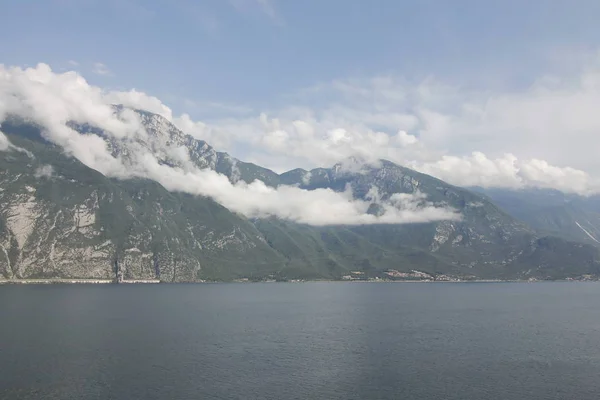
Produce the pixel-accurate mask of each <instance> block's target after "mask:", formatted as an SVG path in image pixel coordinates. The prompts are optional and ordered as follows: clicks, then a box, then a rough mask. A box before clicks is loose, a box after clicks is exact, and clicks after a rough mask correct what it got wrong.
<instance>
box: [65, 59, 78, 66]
mask: <svg viewBox="0 0 600 400" xmlns="http://www.w3.org/2000/svg"><path fill="white" fill-rule="evenodd" d="M67 64H69V65H70V66H71V67H78V66H79V63H78V62H77V61H75V60H69V61H67Z"/></svg>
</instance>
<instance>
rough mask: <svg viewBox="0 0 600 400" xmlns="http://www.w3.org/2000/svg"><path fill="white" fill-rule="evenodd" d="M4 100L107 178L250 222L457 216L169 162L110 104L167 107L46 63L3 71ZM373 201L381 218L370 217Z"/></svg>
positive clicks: (402, 198)
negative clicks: (120, 148) (202, 200)
mask: <svg viewBox="0 0 600 400" xmlns="http://www.w3.org/2000/svg"><path fill="white" fill-rule="evenodd" d="M0 99H2V101H1V102H0V120H3V119H5V118H6V117H9V116H19V117H21V118H24V119H27V120H29V121H31V122H34V123H35V124H38V125H39V126H41V127H43V136H44V137H45V138H46V139H47V140H49V141H50V142H53V143H55V144H57V145H59V146H61V147H62V148H64V150H65V151H66V152H67V153H68V154H70V155H72V156H74V157H76V158H77V159H79V160H80V161H81V162H82V163H84V164H85V165H87V166H89V167H91V168H93V169H96V170H98V171H99V172H101V173H102V174H104V175H106V176H110V177H117V178H132V177H142V178H149V179H153V180H156V181H157V182H159V183H160V184H162V185H163V186H164V187H166V188H167V189H169V190H172V191H182V192H187V193H191V194H195V195H202V196H208V197H211V198H213V199H215V200H216V201H217V202H219V203H221V204H222V205H224V206H225V207H227V208H229V209H231V210H233V211H236V212H239V213H242V214H244V215H246V216H248V217H265V216H276V217H280V218H284V219H288V220H291V221H295V222H300V223H306V224H310V225H338V224H401V223H414V222H429V221H437V220H453V219H457V218H459V216H458V215H457V214H456V213H455V212H454V211H453V210H451V209H448V208H447V207H445V206H443V205H434V204H432V203H428V202H427V201H426V200H425V199H424V198H423V197H422V195H420V194H419V193H415V194H412V195H395V196H392V197H391V198H390V199H387V200H386V201H382V200H380V199H365V200H361V199H354V198H353V197H352V194H351V192H350V191H349V190H347V191H345V192H343V193H339V192H335V191H333V190H330V189H318V190H312V191H308V190H302V189H299V188H297V187H289V186H280V187H278V188H272V187H267V186H266V185H265V184H264V183H263V182H261V181H255V182H252V183H249V184H248V183H245V182H237V183H232V182H230V180H229V179H228V178H227V177H226V176H224V175H221V174H218V173H217V172H215V171H213V170H210V169H200V168H198V167H197V166H195V165H194V164H193V163H192V162H190V160H189V154H188V153H187V152H186V151H185V149H177V148H170V147H165V148H163V149H160V150H161V152H163V153H168V154H169V156H170V157H171V158H173V159H175V160H176V161H177V164H178V165H177V166H173V165H166V164H165V163H162V162H160V160H158V159H157V157H156V156H155V154H154V153H153V152H151V151H149V149H148V148H146V147H144V146H142V145H140V144H139V143H140V142H144V140H146V139H147V136H148V132H146V130H145V129H144V127H143V126H142V124H141V122H140V119H139V117H138V114H137V113H136V112H134V111H132V110H131V109H122V110H120V111H119V112H115V108H114V107H113V105H112V103H115V102H117V103H121V104H124V105H126V106H132V107H133V106H135V107H136V108H145V109H149V110H150V111H158V112H160V113H161V114H162V115H163V116H165V117H166V118H170V119H172V114H171V112H170V109H168V107H165V106H163V105H162V103H160V101H158V99H155V98H152V97H149V96H146V95H144V94H142V93H140V92H136V91H130V92H105V91H102V90H101V89H100V88H97V87H94V86H91V85H89V84H88V83H87V82H86V81H85V79H83V78H82V77H81V76H80V75H78V74H76V73H74V72H68V73H64V74H56V73H54V72H53V71H52V70H51V69H50V67H49V66H47V65H44V64H40V65H38V66H37V67H36V68H28V69H21V68H5V67H1V68H0ZM72 123H75V124H88V125H89V126H93V127H96V128H99V129H101V130H102V131H103V132H104V133H105V134H106V135H108V139H110V140H116V141H120V142H124V143H125V142H126V143H127V149H128V151H129V153H128V154H125V155H119V156H114V155H113V154H111V152H110V151H109V149H108V148H107V141H106V140H105V138H103V137H101V136H99V135H96V134H91V133H88V134H82V133H80V132H78V131H77V130H75V129H73V127H72V125H71V124H72ZM333 135H334V136H335V135H336V134H335V133H334V134H333ZM333 140H334V141H335V140H343V138H342V137H334V138H333ZM0 144H1V145H2V146H3V148H5V149H7V148H8V146H9V144H8V141H7V140H6V138H5V137H4V135H3V136H2V137H0ZM374 201H376V202H378V204H379V205H380V207H381V208H382V210H383V211H384V212H383V213H378V214H377V215H373V214H369V213H368V209H369V207H370V205H371V204H372V203H373V202H374Z"/></svg>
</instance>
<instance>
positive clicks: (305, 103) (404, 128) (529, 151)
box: [178, 57, 600, 194]
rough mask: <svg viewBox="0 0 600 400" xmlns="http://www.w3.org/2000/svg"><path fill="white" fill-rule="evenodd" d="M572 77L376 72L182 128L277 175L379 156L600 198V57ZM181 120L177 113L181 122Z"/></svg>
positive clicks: (466, 177)
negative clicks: (473, 82)
mask: <svg viewBox="0 0 600 400" xmlns="http://www.w3.org/2000/svg"><path fill="white" fill-rule="evenodd" d="M591 60H592V61H588V62H587V64H585V65H582V67H581V69H580V70H579V72H578V73H576V74H571V75H564V76H550V75H546V76H541V77H540V78H539V79H537V80H536V81H534V82H532V83H531V84H530V85H529V86H526V87H523V88H521V89H518V90H514V89H513V90H510V91H505V92H501V91H496V92H490V91H485V90H475V89H471V88H464V87H460V86H453V85H445V84H443V83H440V82H438V81H436V80H435V79H425V80H423V81H419V82H410V81H407V80H405V79H402V78H398V77H391V76H383V77H376V78H372V79H347V80H338V81H333V82H327V83H323V84H320V85H316V86H314V87H311V88H307V89H305V90H303V91H301V92H300V93H298V94H296V95H295V96H290V97H291V100H290V99H289V98H288V99H287V104H294V105H293V106H286V107H279V108H275V109H273V110H269V111H268V112H265V113H262V114H260V115H257V116H254V117H251V118H244V119H240V118H237V119H233V118H232V119H218V120H214V121H202V122H193V121H192V120H191V118H189V117H186V118H185V121H182V122H183V123H180V122H178V123H179V125H181V126H185V128H184V129H185V130H186V131H189V132H190V133H192V134H195V135H197V136H199V137H202V138H205V139H207V140H208V141H210V142H211V143H215V145H216V146H217V147H219V148H220V149H222V150H226V151H230V152H233V153H235V154H238V155H240V154H243V157H244V158H246V159H249V160H250V161H253V162H257V163H260V164H261V165H265V166H267V167H270V168H273V169H275V170H277V171H280V172H282V171H285V170H287V169H292V168H295V167H303V168H305V169H309V168H312V167H315V166H324V165H325V166H327V165H331V164H333V163H335V162H337V161H339V160H340V159H344V158H346V157H350V156H360V157H362V158H365V159H379V158H384V159H388V160H391V161H394V162H397V163H399V164H403V165H407V166H410V167H412V168H415V169H417V170H419V171H421V172H424V173H428V174H432V175H434V176H436V177H438V178H441V179H444V180H446V181H448V182H450V183H453V184H456V185H461V186H471V185H480V186H486V187H504V188H513V189H519V188H524V187H542V188H555V189H558V190H561V191H565V192H572V193H578V194H590V193H598V192H600V180H599V179H598V178H597V177H598V176H600V158H598V157H597V155H596V153H597V148H598V147H600V135H599V133H600V118H599V117H598V115H597V110H596V108H597V105H598V104H600V58H599V57H591ZM184 117H185V116H184Z"/></svg>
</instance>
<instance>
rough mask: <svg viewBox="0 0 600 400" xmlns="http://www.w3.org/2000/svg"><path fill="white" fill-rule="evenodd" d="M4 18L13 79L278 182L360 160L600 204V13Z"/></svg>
mask: <svg viewBox="0 0 600 400" xmlns="http://www.w3.org/2000/svg"><path fill="white" fill-rule="evenodd" d="M0 12H1V14H2V16H3V18H2V20H3V23H2V24H1V25H0V35H2V37H4V38H6V39H7V40H2V41H0V55H2V56H1V58H0V62H1V63H2V64H3V65H4V66H5V68H11V67H18V68H20V69H22V70H25V69H26V68H38V67H36V66H37V65H38V64H39V63H43V64H45V65H48V66H49V68H50V69H51V71H52V74H55V75H57V76H61V74H65V73H66V72H68V71H75V72H77V74H79V76H81V77H83V78H84V79H85V81H86V84H88V85H90V87H93V88H98V90H100V91H103V92H105V93H111V94H112V95H110V96H108V95H107V96H105V97H104V98H106V99H111V100H112V101H116V100H119V101H121V102H123V103H127V104H128V105H132V106H139V107H141V108H148V109H150V111H155V112H160V113H161V114H163V115H165V116H167V117H168V118H169V119H171V120H172V121H173V122H174V123H175V124H176V125H177V126H178V127H180V128H181V129H182V130H184V131H185V132H186V133H190V134H192V135H194V136H195V137H198V138H201V139H205V140H207V141H208V142H209V143H210V144H211V145H213V146H215V147H216V148H217V149H218V150H223V151H228V152H230V153H231V154H232V155H233V156H235V157H238V158H240V159H242V160H244V161H251V162H255V163H257V164H260V165H263V166H266V167H269V168H272V169H274V170H276V171H277V172H283V171H285V170H289V169H292V168H295V167H302V168H306V169H310V168H314V167H318V166H331V165H332V164H334V163H335V162H338V161H340V160H343V159H344V158H346V157H350V156H360V157H361V158H363V159H366V160H376V159H379V158H386V159H389V160H392V161H394V162H397V163H400V164H403V165H406V166H408V167H411V168H415V169H417V170H419V171H422V172H425V173H428V174H431V175H434V176H437V177H439V178H441V179H444V180H447V181H448V182H450V183H454V184H457V185H464V186H474V185H478V186H485V187H506V188H522V187H529V186H534V187H548V188H555V189H559V190H563V191H565V192H574V193H580V194H590V193H598V192H600V157H597V152H598V149H599V147H600V134H599V133H600V116H599V115H598V114H599V113H598V111H597V108H598V105H600V25H598V23H597V20H598V16H600V2H598V1H595V0H589V1H588V0H571V1H563V0H553V1H550V0H545V1H544V0H530V1H516V0H507V1H502V2H499V1H481V0H479V1H477V0H468V1H467V0H456V1H452V2H450V1H445V0H422V1H416V0H415V1H401V0H378V1H375V2H374V1H365V0H327V1H322V0H319V1H316V0H304V1H292V0H218V1H217V0H205V1H201V0H197V1H191V0H168V1H167V0H145V1H141V0H103V1H100V0H45V1H42V0H25V1H19V2H15V1H8V0H0ZM30 75H31V74H30ZM59 81H61V82H63V84H65V82H67V81H68V79H63V80H60V79H59ZM20 87H21V86H20ZM86 90H87V89H86ZM86 93H87V92H86ZM63 98H64V96H63ZM115 99H116V100H115ZM5 147H6V146H5Z"/></svg>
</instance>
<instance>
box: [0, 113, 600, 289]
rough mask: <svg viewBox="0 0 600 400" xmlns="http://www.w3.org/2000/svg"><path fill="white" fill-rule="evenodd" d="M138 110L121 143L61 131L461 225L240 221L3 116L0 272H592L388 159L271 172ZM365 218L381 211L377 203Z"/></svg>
mask: <svg viewBox="0 0 600 400" xmlns="http://www.w3.org/2000/svg"><path fill="white" fill-rule="evenodd" d="M138 113H139V115H140V117H141V121H142V124H143V126H144V127H145V128H146V132H147V133H148V134H147V135H142V136H138V137H136V138H135V139H133V140H131V139H128V140H119V139H115V137H114V136H110V135H106V134H105V133H104V132H102V131H101V130H99V129H97V128H95V127H92V126H87V125H85V124H79V125H75V124H72V126H73V127H75V128H76V129H77V130H79V131H80V132H83V133H88V134H96V135H99V136H101V137H103V138H104V140H105V141H106V142H107V144H108V146H109V149H110V151H111V152H112V154H113V155H116V156H119V157H122V158H127V157H134V156H135V154H136V151H137V150H138V149H139V148H144V149H147V150H149V151H150V152H151V153H153V154H154V155H155V156H156V158H157V159H158V160H159V161H160V162H161V163H162V164H166V165H171V166H181V167H185V163H186V162H188V161H191V162H192V163H193V164H194V165H195V166H197V167H199V168H209V169H212V170H215V171H217V172H220V173H222V174H224V175H226V176H227V177H228V178H229V180H230V181H231V182H237V181H239V180H241V181H245V182H247V183H250V182H252V181H254V180H255V179H259V180H262V181H263V182H265V183H266V184H267V185H269V186H271V187H276V186H278V185H295V186H299V187H301V188H304V189H307V190H315V189H319V188H330V189H333V190H336V191H344V190H347V189H349V190H351V191H352V194H353V195H354V197H355V198H361V199H365V200H369V201H371V200H373V199H381V200H387V199H389V198H390V197H391V196H392V195H394V194H397V193H417V192H418V193H422V194H423V195H425V196H426V200H427V201H428V202H432V203H435V204H438V205H446V206H449V207H452V208H454V209H456V210H458V211H460V213H461V215H462V219H461V220H458V221H442V222H435V223H423V224H403V225H364V226H326V227H315V226H308V225H303V224H297V223H293V222H290V221H286V220H281V219H277V218H261V219H248V218H245V217H243V216H241V215H239V214H236V213H233V212H231V211H229V210H227V209H226V208H224V207H222V206H220V205H219V204H217V203H215V202H214V201H212V200H210V199H208V198H205V197H200V196H191V195H188V194H183V193H175V192H169V191H167V190H166V189H165V188H164V187H163V186H161V185H160V184H158V183H156V182H154V181H151V180H147V179H128V180H118V179H112V178H107V177H105V176H104V175H102V174H100V173H99V172H97V171H94V170H92V169H90V168H88V167H86V166H85V165H83V164H82V163H80V162H79V161H77V160H76V159H73V158H71V157H69V156H67V155H65V154H64V152H63V151H62V149H61V148H59V147H57V146H55V145H52V144H50V143H48V142H46V141H45V140H44V139H43V137H42V135H41V131H40V128H39V127H36V126H33V125H31V124H29V123H24V122H22V121H17V120H11V121H5V122H4V123H3V124H2V131H3V132H5V133H7V134H8V137H9V139H10V140H11V142H13V144H14V145H16V146H19V147H21V148H23V149H25V151H26V152H29V153H30V154H27V153H26V152H19V151H10V152H0V275H2V276H4V277H5V278H10V279H13V278H28V277H29V278H33V277H71V278H76V277H77V278H98V279H99V278H104V279H119V278H124V279H161V280H163V281H198V280H231V279H239V278H248V279H264V278H274V279H298V278H301V279H315V278H326V279H340V278H342V277H343V276H347V275H348V274H351V271H354V272H360V273H361V276H363V277H384V278H385V277H389V276H396V275H397V274H396V275H394V274H395V273H396V272H397V271H400V272H402V271H404V272H409V271H412V270H417V271H422V272H423V273H424V274H426V275H424V276H428V277H437V278H444V277H447V276H453V277H461V278H510V279H515V278H519V279H526V278H532V277H533V278H542V279H546V278H552V279H554V278H565V277H580V276H582V275H588V274H591V275H599V265H600V263H599V260H600V258H599V256H598V250H597V249H596V248H595V247H593V246H590V245H587V244H581V243H575V242H569V241H566V240H564V239H561V238H554V237H544V236H543V235H542V236H540V235H539V234H537V233H536V232H535V231H534V229H532V228H530V227H529V226H528V225H526V224H524V223H523V222H521V221H519V220H517V219H515V218H513V217H512V216H510V215H508V214H507V213H505V212H504V211H503V210H501V209H500V208H499V207H497V206H496V205H495V204H493V203H492V202H491V201H490V200H489V198H488V197H486V196H485V195H481V194H477V193H474V192H472V191H468V190H465V189H462V188H458V187H455V186H452V185H449V184H446V183H445V182H443V181H440V180H438V179H435V178H433V177H430V176H427V175H424V174H420V173H417V172H415V171H413V170H410V169H407V168H403V167H401V166H398V165H395V164H393V163H391V162H388V161H381V162H380V163H378V164H377V165H373V166H368V165H364V164H363V163H359V162H356V160H354V161H353V160H345V161H344V162H343V163H340V164H338V165H336V166H334V167H333V168H319V169H315V170H312V171H304V170H294V171H290V172H288V173H285V174H282V175H278V174H276V173H275V172H273V171H270V170H268V169H266V168H262V167H260V166H257V165H254V164H250V163H244V162H241V161H239V160H237V159H235V158H233V157H231V156H229V155H228V154H226V153H220V152H217V151H215V150H214V149H213V148H212V147H210V146H209V145H208V144H207V143H205V142H203V141H201V140H197V139H194V138H193V137H191V136H189V135H185V134H183V133H182V132H181V131H180V130H178V129H177V128H176V127H175V126H174V125H172V124H171V123H170V122H169V121H167V120H166V119H164V118H163V117H161V116H158V115H155V114H151V113H147V112H143V111H138ZM369 212H370V213H372V214H375V215H377V214H378V213H380V212H381V209H380V206H379V203H378V202H377V201H373V202H372V207H371V208H370V209H369ZM389 270H392V271H391V272H387V271H389ZM395 271H396V272H395ZM417 275H418V274H417Z"/></svg>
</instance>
